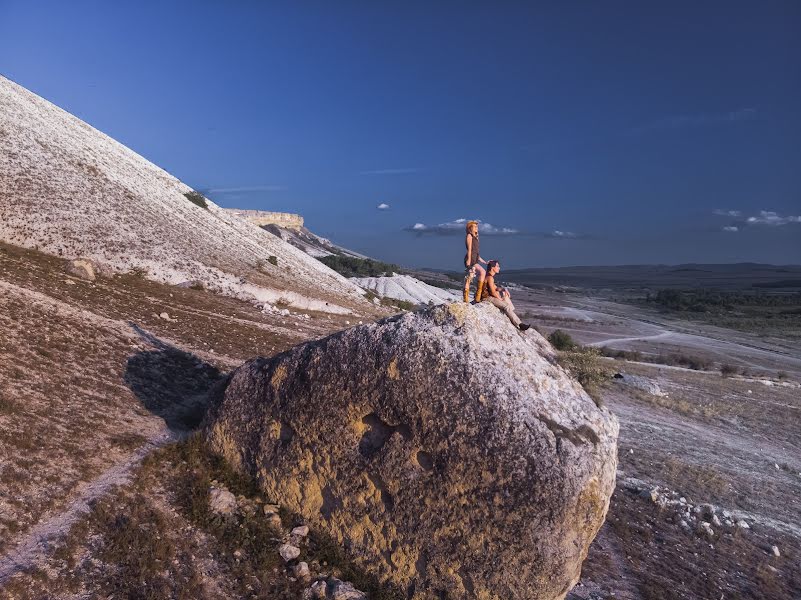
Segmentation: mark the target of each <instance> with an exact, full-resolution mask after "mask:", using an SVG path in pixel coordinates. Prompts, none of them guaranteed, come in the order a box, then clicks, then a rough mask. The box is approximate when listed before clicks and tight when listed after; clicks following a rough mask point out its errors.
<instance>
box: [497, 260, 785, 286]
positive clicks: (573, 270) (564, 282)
mask: <svg viewBox="0 0 801 600" xmlns="http://www.w3.org/2000/svg"><path fill="white" fill-rule="evenodd" d="M501 277H502V278H503V279H504V280H506V281H512V282H515V283H520V284H523V285H528V286H547V287H554V286H568V287H578V288H596V289H597V288H609V289H629V288H638V289H661V288H696V287H705V288H719V289H730V290H744V289H764V290H772V291H774V292H777V291H798V290H801V265H765V264H758V263H732V264H701V263H699V264H696V263H689V264H680V265H620V266H602V267H581V266H579V267H554V268H529V269H512V270H504V271H503V272H502V273H501Z"/></svg>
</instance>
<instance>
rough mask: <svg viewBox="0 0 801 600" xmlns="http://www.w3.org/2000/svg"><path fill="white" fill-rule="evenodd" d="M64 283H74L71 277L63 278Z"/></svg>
mask: <svg viewBox="0 0 801 600" xmlns="http://www.w3.org/2000/svg"><path fill="white" fill-rule="evenodd" d="M64 283H66V284H67V285H75V282H74V281H73V280H72V279H65V280H64Z"/></svg>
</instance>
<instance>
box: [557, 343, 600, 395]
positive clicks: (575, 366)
mask: <svg viewBox="0 0 801 600" xmlns="http://www.w3.org/2000/svg"><path fill="white" fill-rule="evenodd" d="M600 358H601V351H600V350H599V349H598V348H592V347H587V346H584V347H581V346H575V345H574V346H573V348H572V349H571V350H565V351H562V352H560V353H559V357H558V361H559V364H560V365H562V366H563V367H564V368H565V369H567V371H568V372H569V373H570V374H571V375H572V376H573V377H575V378H576V380H577V381H578V382H579V383H580V384H581V385H582V387H584V389H585V390H586V392H587V393H588V394H589V395H590V397H592V399H593V400H595V403H596V404H597V405H598V406H600V405H601V401H600V386H601V384H602V383H603V382H604V381H605V380H607V379H609V376H610V372H609V371H608V370H607V369H606V367H605V366H604V365H603V363H602V362H601V360H600Z"/></svg>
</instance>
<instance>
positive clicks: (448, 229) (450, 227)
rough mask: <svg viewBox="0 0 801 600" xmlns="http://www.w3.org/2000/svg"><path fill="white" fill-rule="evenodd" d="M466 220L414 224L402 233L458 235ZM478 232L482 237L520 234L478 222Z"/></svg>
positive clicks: (515, 230)
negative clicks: (434, 223) (435, 223)
mask: <svg viewBox="0 0 801 600" xmlns="http://www.w3.org/2000/svg"><path fill="white" fill-rule="evenodd" d="M466 225H467V219H456V220H454V221H447V222H445V223H439V224H437V225H426V224H425V223H415V224H414V225H410V226H408V227H404V228H403V229H404V231H411V232H413V233H418V234H424V233H431V234H435V235H458V234H464V233H465V226H466ZM478 232H479V234H482V235H517V234H519V233H520V231H519V230H518V229H513V228H511V227H496V226H495V225H492V224H491V223H484V222H482V221H479V223H478Z"/></svg>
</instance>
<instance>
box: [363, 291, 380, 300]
mask: <svg viewBox="0 0 801 600" xmlns="http://www.w3.org/2000/svg"><path fill="white" fill-rule="evenodd" d="M364 297H365V298H367V301H368V302H372V301H373V300H375V299H376V298H378V295H376V293H375V292H374V291H372V290H367V291H366V292H364Z"/></svg>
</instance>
